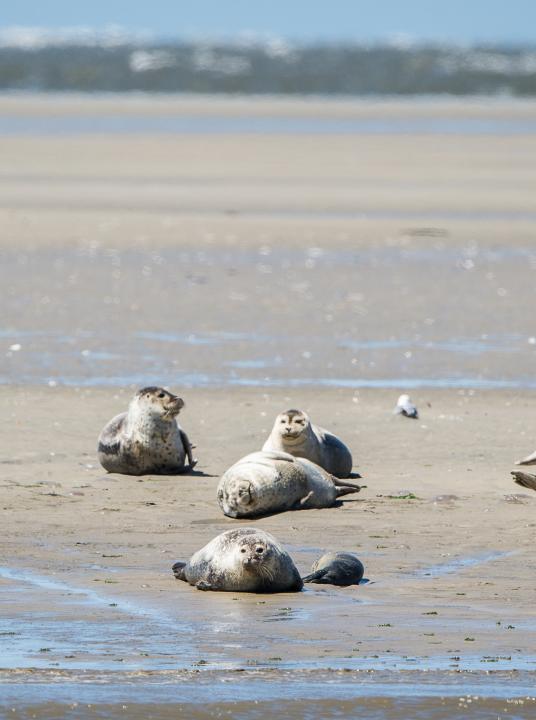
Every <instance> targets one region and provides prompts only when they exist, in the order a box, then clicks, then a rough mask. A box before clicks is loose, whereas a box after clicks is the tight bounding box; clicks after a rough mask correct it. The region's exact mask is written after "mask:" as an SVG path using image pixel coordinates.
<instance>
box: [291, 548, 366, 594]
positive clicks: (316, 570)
mask: <svg viewBox="0 0 536 720" xmlns="http://www.w3.org/2000/svg"><path fill="white" fill-rule="evenodd" d="M311 570H312V571H313V572H312V573H311V574H310V575H307V576H306V577H304V578H302V580H303V582H304V583H322V584H325V585H341V586H343V587H346V586H347V585H359V581H360V580H361V578H362V577H363V573H364V572H365V568H364V567H363V563H362V562H361V560H359V558H357V557H356V556H355V555H352V553H347V552H334V553H326V554H325V555H322V557H321V558H320V559H319V560H316V561H315V562H314V563H313V567H312V568H311Z"/></svg>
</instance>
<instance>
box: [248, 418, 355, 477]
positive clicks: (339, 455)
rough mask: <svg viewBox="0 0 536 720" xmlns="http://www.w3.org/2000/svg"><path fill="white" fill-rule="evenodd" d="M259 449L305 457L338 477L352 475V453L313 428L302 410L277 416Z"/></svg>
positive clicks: (337, 439) (324, 432) (326, 433)
mask: <svg viewBox="0 0 536 720" xmlns="http://www.w3.org/2000/svg"><path fill="white" fill-rule="evenodd" d="M262 449H263V450H274V451H276V452H277V451H282V452H286V453H289V454H290V455H294V456H295V457H301V458H307V460H310V461H311V462H314V463H315V464H316V465H320V467H322V468H324V470H327V471H328V473H331V474H332V475H335V476H336V477H339V478H347V477H349V475H350V473H351V472H352V454H351V452H350V450H349V449H348V448H347V447H346V445H345V444H344V443H343V442H342V440H339V438H338V437H337V436H336V435H333V434H332V433H330V432H328V431H327V430H324V429H323V428H321V427H318V426H317V425H313V423H312V422H311V420H310V419H309V416H308V415H307V413H304V412H303V411H302V410H287V411H286V412H282V413H281V414H280V415H278V416H277V417H276V419H275V423H274V426H273V428H272V432H271V433H270V437H269V438H268V440H267V441H266V442H265V443H264V445H263V448H262Z"/></svg>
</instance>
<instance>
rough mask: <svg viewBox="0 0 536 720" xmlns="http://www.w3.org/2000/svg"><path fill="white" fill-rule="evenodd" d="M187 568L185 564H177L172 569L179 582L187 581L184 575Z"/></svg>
mask: <svg viewBox="0 0 536 720" xmlns="http://www.w3.org/2000/svg"><path fill="white" fill-rule="evenodd" d="M185 567H186V563H185V562H180V560H179V562H176V563H175V564H174V565H173V567H172V568H171V569H172V570H173V575H175V577H176V578H177V580H186V577H185V575H184V568H185Z"/></svg>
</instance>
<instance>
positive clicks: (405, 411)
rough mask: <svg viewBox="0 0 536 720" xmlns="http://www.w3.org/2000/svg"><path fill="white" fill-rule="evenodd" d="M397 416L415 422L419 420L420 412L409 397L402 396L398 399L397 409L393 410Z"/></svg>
mask: <svg viewBox="0 0 536 720" xmlns="http://www.w3.org/2000/svg"><path fill="white" fill-rule="evenodd" d="M393 413H394V414H395V415H403V416H404V417H409V418H413V419H414V420H418V419H419V411H418V410H417V408H416V407H415V405H414V404H413V403H412V402H411V399H410V397H409V395H401V396H400V397H399V398H398V401H397V403H396V407H395V409H394V410H393Z"/></svg>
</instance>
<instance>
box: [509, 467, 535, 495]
mask: <svg viewBox="0 0 536 720" xmlns="http://www.w3.org/2000/svg"><path fill="white" fill-rule="evenodd" d="M511 474H512V475H513V476H514V480H515V481H516V483H517V484H518V485H521V486H522V487H526V488H530V489H531V490H536V475H535V474H534V473H527V472H523V471H522V470H512V473H511Z"/></svg>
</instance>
